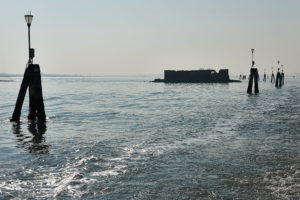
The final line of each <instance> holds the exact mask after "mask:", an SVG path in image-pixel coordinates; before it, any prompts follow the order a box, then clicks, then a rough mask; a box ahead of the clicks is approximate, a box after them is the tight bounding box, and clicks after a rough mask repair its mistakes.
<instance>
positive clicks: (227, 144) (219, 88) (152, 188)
mask: <svg viewBox="0 0 300 200" xmlns="http://www.w3.org/2000/svg"><path fill="white" fill-rule="evenodd" d="M153 78H154V77H43V92H44V100H45V109H46V114H47V117H48V120H47V122H46V123H45V124H37V123H33V122H28V121H27V119H26V116H27V114H28V97H26V99H25V102H24V106H23V110H22V119H21V122H20V123H10V122H9V118H10V117H11V114H12V112H13V108H14V104H15V101H16V98H17V94H18V90H19V87H20V84H21V77H0V79H1V80H2V81H1V82H0V94H1V96H0V108H1V112H0V199H14V198H15V199H19V198H20V199H32V198H34V199H80V198H82V199H300V80H299V79H293V78H287V79H286V84H285V86H284V87H282V88H281V89H276V88H275V87H274V86H272V85H271V83H269V82H267V83H263V82H260V83H259V84H260V94H259V95H253V96H248V95H247V94H246V88H247V82H243V83H231V84H164V83H151V82H149V81H150V80H152V79H153ZM3 80H5V81H3ZM7 80H11V81H13V82H9V81H7Z"/></svg>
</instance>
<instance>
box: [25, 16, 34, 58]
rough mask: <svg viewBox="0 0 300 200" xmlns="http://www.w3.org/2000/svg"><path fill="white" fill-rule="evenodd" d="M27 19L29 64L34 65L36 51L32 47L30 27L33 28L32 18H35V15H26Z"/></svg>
mask: <svg viewBox="0 0 300 200" xmlns="http://www.w3.org/2000/svg"><path fill="white" fill-rule="evenodd" d="M24 17H25V21H26V23H27V27H28V47H29V48H28V49H29V60H28V64H32V59H33V58H34V49H32V48H31V46H30V26H31V22H32V18H33V15H31V13H30V14H27V15H24Z"/></svg>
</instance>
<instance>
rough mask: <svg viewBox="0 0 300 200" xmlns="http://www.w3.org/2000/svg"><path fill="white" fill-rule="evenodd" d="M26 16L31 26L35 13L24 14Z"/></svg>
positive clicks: (28, 24)
mask: <svg viewBox="0 0 300 200" xmlns="http://www.w3.org/2000/svg"><path fill="white" fill-rule="evenodd" d="M24 17H25V21H26V23H27V26H30V25H31V22H32V18H33V15H31V13H29V14H27V15H24Z"/></svg>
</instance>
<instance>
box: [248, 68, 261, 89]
mask: <svg viewBox="0 0 300 200" xmlns="http://www.w3.org/2000/svg"><path fill="white" fill-rule="evenodd" d="M253 79H254V93H255V94H257V93H259V89H258V79H259V76H258V70H257V68H251V70H250V76H249V83H248V89H247V93H248V94H252V86H253Z"/></svg>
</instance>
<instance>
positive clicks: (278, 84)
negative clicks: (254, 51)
mask: <svg viewBox="0 0 300 200" xmlns="http://www.w3.org/2000/svg"><path fill="white" fill-rule="evenodd" d="M277 63H278V70H277V75H276V81H275V87H281V78H282V76H281V73H280V65H279V64H280V60H278V61H277Z"/></svg>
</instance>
